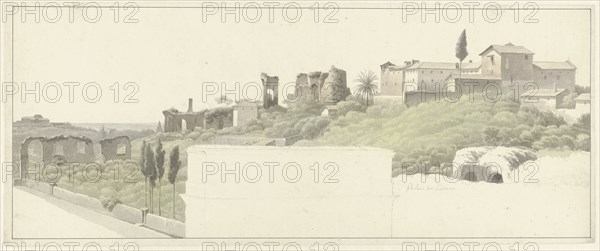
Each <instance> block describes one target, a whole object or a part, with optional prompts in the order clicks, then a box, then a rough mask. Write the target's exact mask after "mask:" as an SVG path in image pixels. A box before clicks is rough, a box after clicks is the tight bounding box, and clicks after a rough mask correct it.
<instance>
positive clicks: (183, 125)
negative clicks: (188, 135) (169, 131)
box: [181, 119, 188, 132]
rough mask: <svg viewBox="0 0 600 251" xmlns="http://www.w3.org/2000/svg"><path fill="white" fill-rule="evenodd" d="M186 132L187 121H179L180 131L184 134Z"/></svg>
mask: <svg viewBox="0 0 600 251" xmlns="http://www.w3.org/2000/svg"><path fill="white" fill-rule="evenodd" d="M187 130H188V128H187V121H185V119H182V120H181V131H182V132H185V131H187Z"/></svg>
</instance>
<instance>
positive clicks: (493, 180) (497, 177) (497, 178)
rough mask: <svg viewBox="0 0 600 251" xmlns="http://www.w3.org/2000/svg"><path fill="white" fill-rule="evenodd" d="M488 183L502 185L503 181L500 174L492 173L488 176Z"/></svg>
mask: <svg viewBox="0 0 600 251" xmlns="http://www.w3.org/2000/svg"><path fill="white" fill-rule="evenodd" d="M488 182H490V183H504V179H503V178H502V174H499V173H492V174H490V175H489V176H488Z"/></svg>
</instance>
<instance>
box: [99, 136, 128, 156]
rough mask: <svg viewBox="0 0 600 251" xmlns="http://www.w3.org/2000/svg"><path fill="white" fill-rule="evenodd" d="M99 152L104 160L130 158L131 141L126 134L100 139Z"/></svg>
mask: <svg viewBox="0 0 600 251" xmlns="http://www.w3.org/2000/svg"><path fill="white" fill-rule="evenodd" d="M98 143H100V153H102V156H104V160H105V161H108V160H113V159H131V141H130V140H129V137H127V136H119V137H116V138H112V139H103V140H100V141H99V142H98Z"/></svg>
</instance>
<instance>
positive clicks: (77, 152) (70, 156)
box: [21, 135, 95, 177]
mask: <svg viewBox="0 0 600 251" xmlns="http://www.w3.org/2000/svg"><path fill="white" fill-rule="evenodd" d="M36 140H37V141H39V142H40V143H41V144H42V162H44V163H57V164H58V165H62V164H64V163H67V162H80V163H86V162H92V161H94V159H95V157H94V146H93V142H92V140H91V139H88V138H86V137H77V136H63V135H60V136H56V137H53V138H46V137H29V138H27V139H25V140H24V141H23V143H21V177H25V175H26V172H27V168H28V165H29V144H31V142H33V141H36Z"/></svg>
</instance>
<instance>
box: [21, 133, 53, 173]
mask: <svg viewBox="0 0 600 251" xmlns="http://www.w3.org/2000/svg"><path fill="white" fill-rule="evenodd" d="M33 141H39V142H40V143H41V144H42V161H43V162H46V161H50V160H52V156H51V155H52V149H49V148H48V147H47V143H46V138H45V137H28V138H26V139H25V140H24V141H23V143H21V178H24V177H25V176H26V173H27V169H28V168H29V144H31V142H33Z"/></svg>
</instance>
